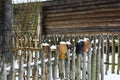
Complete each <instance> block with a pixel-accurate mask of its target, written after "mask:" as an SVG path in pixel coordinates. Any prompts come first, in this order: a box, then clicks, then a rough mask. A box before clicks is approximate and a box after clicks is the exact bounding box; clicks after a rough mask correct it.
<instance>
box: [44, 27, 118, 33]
mask: <svg viewBox="0 0 120 80" xmlns="http://www.w3.org/2000/svg"><path fill="white" fill-rule="evenodd" d="M45 31H46V32H44V33H47V34H66V33H68V34H69V33H76V34H77V33H87V34H89V33H90V34H94V33H112V34H113V33H114V34H115V33H120V28H113V27H111V28H109V29H108V28H104V29H102V28H99V27H95V28H93V27H92V28H89V27H85V28H69V29H68V28H64V29H61V28H57V29H46V30H45Z"/></svg>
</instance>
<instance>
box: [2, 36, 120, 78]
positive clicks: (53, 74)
mask: <svg viewBox="0 0 120 80" xmlns="http://www.w3.org/2000/svg"><path fill="white" fill-rule="evenodd" d="M40 37H41V36H37V35H31V34H24V35H20V36H16V35H15V36H13V38H12V39H13V45H12V47H13V48H12V49H13V53H14V56H13V60H12V61H13V62H12V64H10V65H9V64H5V63H2V64H4V65H1V71H0V72H1V78H2V77H5V78H6V80H8V79H11V80H32V79H33V80H57V79H59V80H65V79H67V80H69V79H72V80H86V79H87V80H103V78H104V74H107V73H108V70H111V71H112V73H118V74H119V69H120V66H119V65H120V62H119V61H120V57H119V56H120V54H119V53H120V47H119V45H120V36H119V35H118V34H114V35H113V34H111V35H103V34H99V35H94V34H86V35H82V34H77V35H54V34H53V35H47V36H46V37H45V38H44V40H43V41H42V42H43V43H41V39H40ZM84 38H88V39H89V40H90V43H91V45H90V48H89V49H88V51H87V52H84V51H83V50H81V52H80V53H79V54H77V53H76V48H77V47H76V44H77V43H78V41H79V40H83V41H84ZM108 38H109V40H108ZM60 43H61V46H64V48H63V49H62V48H60V47H61V46H60ZM62 43H63V45H62ZM65 46H66V47H65ZM107 48H109V49H107ZM61 50H63V51H62V52H63V53H62V54H63V56H62V58H61V57H60V54H61ZM64 53H65V54H64ZM116 55H117V56H116ZM64 56H65V57H64ZM109 56H111V57H109ZM110 58H112V59H110ZM115 58H117V61H115ZM110 60H112V61H110ZM1 62H2V61H1ZM104 66H105V69H104ZM110 66H112V67H111V68H110ZM3 75H4V76H3Z"/></svg>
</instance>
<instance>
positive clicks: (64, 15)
mask: <svg viewBox="0 0 120 80" xmlns="http://www.w3.org/2000/svg"><path fill="white" fill-rule="evenodd" d="M42 16H43V18H42V27H43V29H44V31H45V33H70V32H73V33H74V32H119V31H120V22H119V21H120V1H119V0H99V1H94V0H60V1H48V2H45V3H44V5H43V13H42Z"/></svg>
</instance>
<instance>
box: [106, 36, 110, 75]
mask: <svg viewBox="0 0 120 80" xmlns="http://www.w3.org/2000/svg"><path fill="white" fill-rule="evenodd" d="M109 54H110V53H109V35H107V37H106V62H107V64H106V66H105V70H106V71H105V74H106V75H107V71H108V69H109V64H108V63H109Z"/></svg>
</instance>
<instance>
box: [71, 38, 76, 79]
mask: <svg viewBox="0 0 120 80" xmlns="http://www.w3.org/2000/svg"><path fill="white" fill-rule="evenodd" d="M73 45H74V50H73V53H72V76H71V77H72V80H75V69H76V66H75V55H76V53H75V49H76V48H75V40H74V39H73Z"/></svg>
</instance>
